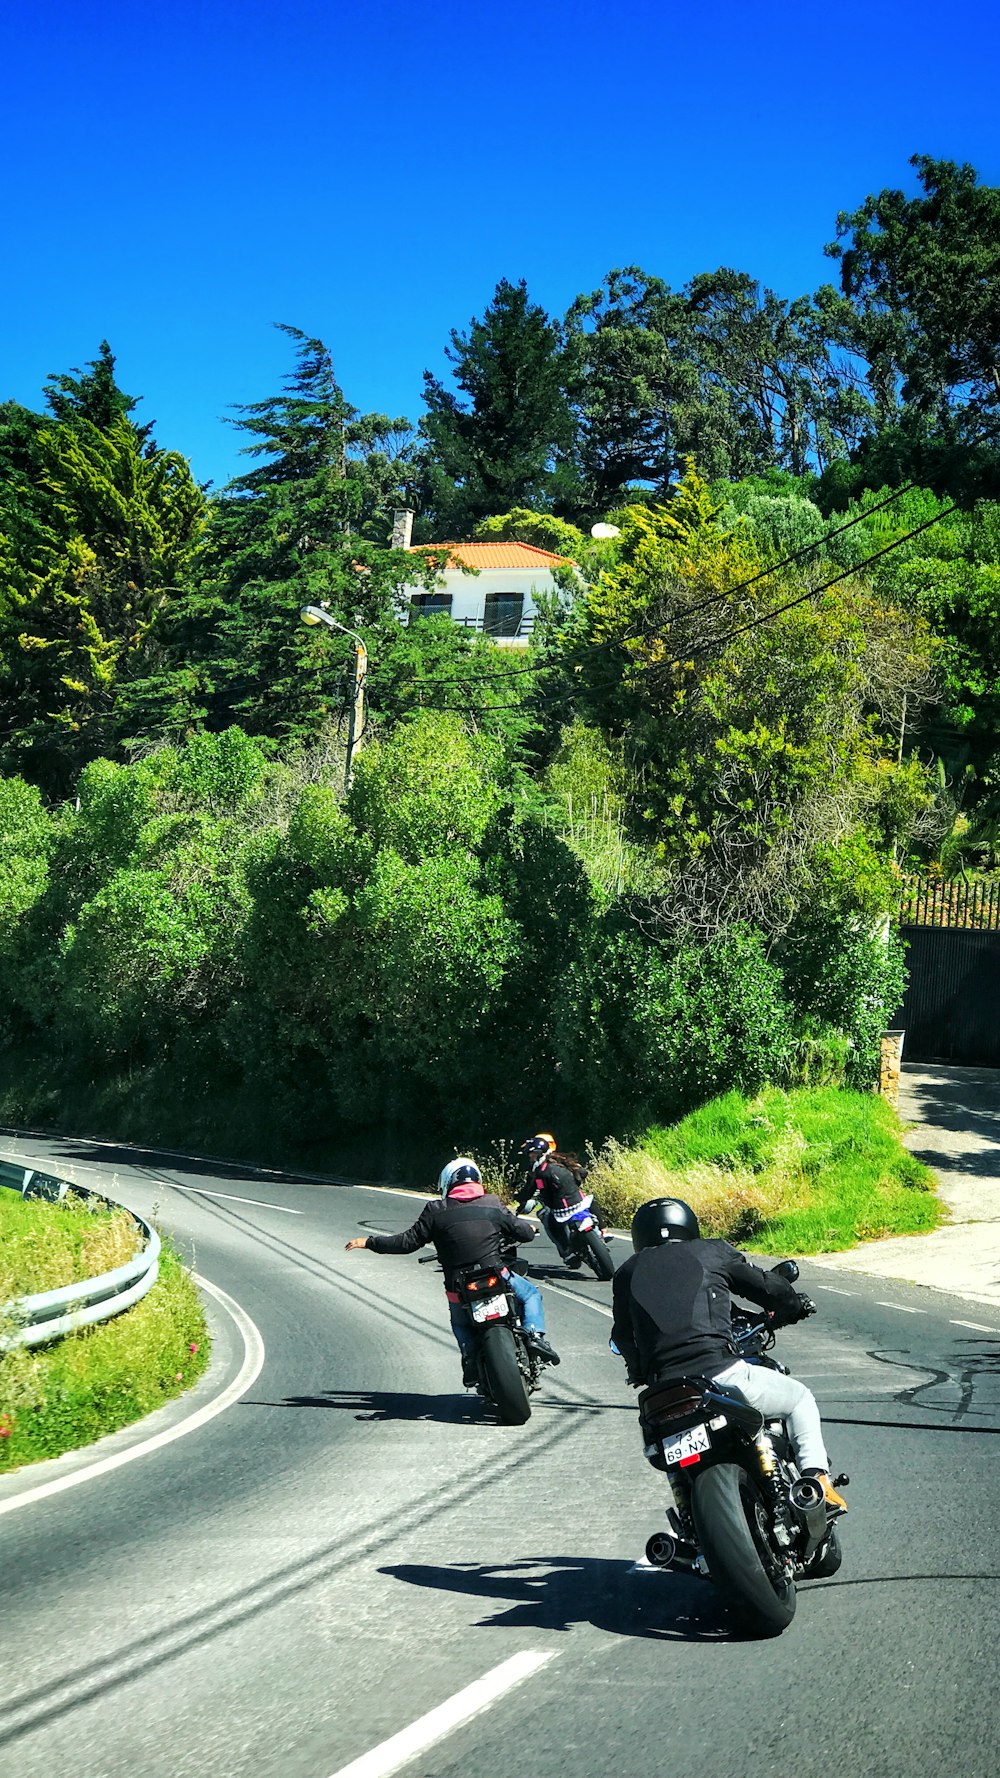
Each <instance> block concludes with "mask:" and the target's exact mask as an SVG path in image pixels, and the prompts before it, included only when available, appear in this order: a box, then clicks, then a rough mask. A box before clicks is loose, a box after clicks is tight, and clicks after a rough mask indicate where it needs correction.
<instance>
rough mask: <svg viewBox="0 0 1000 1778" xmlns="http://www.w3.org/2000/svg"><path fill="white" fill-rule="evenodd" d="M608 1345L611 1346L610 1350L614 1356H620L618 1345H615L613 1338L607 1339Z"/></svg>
mask: <svg viewBox="0 0 1000 1778" xmlns="http://www.w3.org/2000/svg"><path fill="white" fill-rule="evenodd" d="M608 1345H609V1346H610V1347H611V1350H612V1352H613V1353H614V1355H615V1357H616V1358H620V1357H621V1352H620V1351H619V1349H618V1347H617V1346H616V1345H615V1342H614V1340H609V1341H608Z"/></svg>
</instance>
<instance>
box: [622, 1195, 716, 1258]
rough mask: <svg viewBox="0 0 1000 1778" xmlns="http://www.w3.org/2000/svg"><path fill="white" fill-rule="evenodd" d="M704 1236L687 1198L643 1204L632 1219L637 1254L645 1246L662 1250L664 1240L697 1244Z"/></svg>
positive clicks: (658, 1199)
mask: <svg viewBox="0 0 1000 1778" xmlns="http://www.w3.org/2000/svg"><path fill="white" fill-rule="evenodd" d="M700 1235H701V1230H700V1228H699V1227H698V1218H697V1217H696V1215H695V1213H694V1211H693V1210H692V1208H691V1206H690V1204H685V1202H684V1200H683V1198H650V1200H649V1202H648V1204H640V1205H639V1208H638V1210H637V1211H636V1213H635V1215H634V1216H633V1218H632V1245H633V1247H634V1248H635V1250H636V1253H641V1252H642V1249H643V1248H644V1247H659V1245H660V1242H661V1241H697V1240H698V1238H699V1236H700Z"/></svg>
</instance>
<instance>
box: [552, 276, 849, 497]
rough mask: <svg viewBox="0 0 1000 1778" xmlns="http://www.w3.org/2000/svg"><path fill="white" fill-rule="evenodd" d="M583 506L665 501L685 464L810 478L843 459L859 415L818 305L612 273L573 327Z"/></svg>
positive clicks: (731, 282) (582, 304)
mask: <svg viewBox="0 0 1000 1778" xmlns="http://www.w3.org/2000/svg"><path fill="white" fill-rule="evenodd" d="M567 330H568V335H569V339H570V345H571V352H572V357H573V363H574V367H575V377H574V381H573V384H572V389H573V400H574V413H575V415H576V418H577V443H576V450H575V460H576V462H577V465H578V472H579V482H580V488H581V491H582V492H581V498H582V500H583V502H584V506H583V508H582V509H581V510H586V509H587V503H588V502H589V509H590V510H593V511H594V512H595V514H596V512H598V511H600V512H601V513H603V512H607V510H608V509H609V507H611V506H613V505H615V504H617V503H618V502H620V501H622V500H625V499H632V500H634V499H635V498H636V495H637V494H639V493H641V492H642V491H643V490H646V489H648V490H649V492H650V494H651V495H652V496H653V497H654V498H655V497H662V496H663V495H664V494H665V493H666V492H667V489H668V486H669V484H670V480H671V477H672V475H673V473H674V472H675V470H676V469H677V467H678V466H679V464H680V462H681V461H682V460H683V458H684V456H685V455H690V456H693V457H694V459H695V460H696V462H697V463H698V465H699V468H700V469H701V471H702V472H703V473H704V474H705V475H707V476H709V477H710V478H715V477H725V478H727V479H732V478H734V477H740V476H745V475H750V474H755V473H759V472H762V471H766V470H769V469H771V468H779V469H788V470H790V471H791V472H792V473H793V474H796V475H802V474H804V473H805V472H806V470H807V469H808V468H812V467H819V468H822V467H823V465H824V464H825V463H827V462H828V461H829V460H830V459H831V458H833V457H836V456H840V455H842V454H844V453H845V452H846V450H847V448H848V446H849V444H850V443H851V442H852V441H853V439H854V437H855V435H856V432H857V427H858V422H859V413H860V411H861V410H860V409H859V405H858V401H857V398H856V396H855V394H854V392H853V391H852V389H851V387H850V384H849V380H848V381H845V373H844V366H843V364H842V362H841V361H840V359H839V358H838V357H837V354H836V353H835V351H834V347H835V345H836V343H837V342H836V341H835V340H834V338H833V336H832V335H831V332H830V328H829V326H828V324H827V317H826V313H825V310H824V308H823V305H822V304H821V303H818V302H813V301H811V300H810V299H808V298H806V297H801V298H798V299H797V300H796V301H794V302H787V301H785V300H784V299H783V298H781V297H779V296H777V295H775V293H774V292H773V291H771V290H767V289H762V288H761V286H760V285H759V284H758V283H757V282H756V280H755V279H753V278H751V277H749V276H747V274H746V273H743V272H737V271H733V270H731V269H729V268H727V267H722V268H720V269H719V270H718V271H715V272H706V273H702V274H700V275H699V276H698V277H695V278H693V279H691V281H690V282H689V283H688V284H686V285H685V286H684V288H683V289H682V290H671V289H670V287H669V285H667V284H665V283H663V281H662V279H659V278H654V277H650V276H649V275H648V274H647V273H646V272H643V271H642V270H641V269H640V268H639V267H638V266H628V267H626V268H625V270H624V271H613V272H609V273H608V276H607V278H606V279H605V282H604V284H603V285H602V286H601V287H600V289H598V290H596V291H593V292H592V293H591V294H590V295H589V296H580V297H578V298H577V299H576V301H575V303H574V304H573V305H572V307H571V309H570V312H569V315H568V317H567Z"/></svg>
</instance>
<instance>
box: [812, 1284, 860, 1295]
mask: <svg viewBox="0 0 1000 1778" xmlns="http://www.w3.org/2000/svg"><path fill="white" fill-rule="evenodd" d="M816 1289H817V1290H828V1291H830V1293H831V1295H832V1296H857V1294H858V1293H857V1291H856V1290H838V1289H837V1286H836V1285H835V1284H817V1285H816Z"/></svg>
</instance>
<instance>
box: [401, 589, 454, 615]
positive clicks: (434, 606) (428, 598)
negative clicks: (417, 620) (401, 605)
mask: <svg viewBox="0 0 1000 1778" xmlns="http://www.w3.org/2000/svg"><path fill="white" fill-rule="evenodd" d="M451 600H452V595H451V593H414V595H413V598H412V599H411V600H410V611H411V614H412V615H413V616H414V617H450V616H451Z"/></svg>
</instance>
